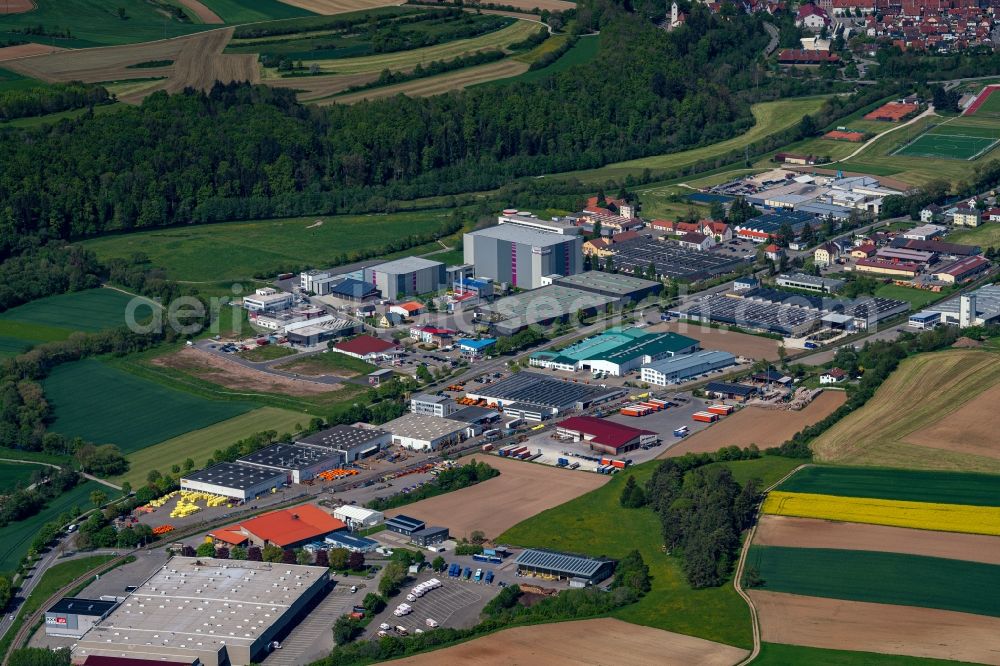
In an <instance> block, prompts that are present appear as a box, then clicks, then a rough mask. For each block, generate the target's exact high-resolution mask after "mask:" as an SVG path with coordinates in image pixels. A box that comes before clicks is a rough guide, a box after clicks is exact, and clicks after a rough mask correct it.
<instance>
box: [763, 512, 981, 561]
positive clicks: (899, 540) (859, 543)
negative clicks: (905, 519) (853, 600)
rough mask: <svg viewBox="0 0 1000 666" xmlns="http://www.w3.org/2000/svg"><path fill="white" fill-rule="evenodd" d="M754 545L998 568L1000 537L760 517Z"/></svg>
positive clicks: (808, 519) (786, 517) (788, 517)
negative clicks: (937, 559)
mask: <svg viewBox="0 0 1000 666" xmlns="http://www.w3.org/2000/svg"><path fill="white" fill-rule="evenodd" d="M753 542H754V543H755V544H757V545H761V546H789V547H793V548H835V549H847V550H874V551H880V552H885V553H908V554H910V555H925V556H927V557H944V558H948V559H956V560H969V561H972V562H984V563H986V564H998V565H1000V537H994V536H986V535H982V534H958V533H955V532H934V531H931V530H910V529H906V528H903V527H888V526H886V525H863V524H861V523H837V522H832V521H828V520H814V519H811V518H793V517H790V516H761V518H760V522H759V523H758V524H757V530H756V532H754V539H753Z"/></svg>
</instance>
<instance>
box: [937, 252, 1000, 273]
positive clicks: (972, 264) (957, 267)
mask: <svg viewBox="0 0 1000 666" xmlns="http://www.w3.org/2000/svg"><path fill="white" fill-rule="evenodd" d="M989 263H990V260H989V259H986V258H985V257H981V256H979V255H973V256H971V257H965V258H964V259H959V260H958V261H956V262H954V263H952V264H948V265H947V266H945V267H944V268H942V269H940V270H937V271H935V273H937V274H941V273H944V274H946V275H951V276H952V277H955V278H960V277H962V276H963V275H967V274H968V273H972V272H974V271H977V270H979V269H980V268H982V267H983V266H988V265H989Z"/></svg>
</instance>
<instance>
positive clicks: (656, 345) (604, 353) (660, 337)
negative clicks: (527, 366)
mask: <svg viewBox="0 0 1000 666" xmlns="http://www.w3.org/2000/svg"><path fill="white" fill-rule="evenodd" d="M699 348H700V347H699V346H698V341H697V340H695V339H694V338H689V337H687V336H684V335H679V334H677V333H647V332H646V331H644V330H643V329H641V328H610V329H608V330H607V331H604V332H603V333H600V334H598V335H594V336H591V337H589V338H586V339H585V340H581V341H579V342H577V343H575V344H573V345H570V346H569V347H567V348H566V349H563V350H561V351H558V352H548V351H542V352H535V353H534V354H532V355H531V359H530V363H531V365H533V366H535V367H539V368H551V369H555V370H567V371H571V372H574V371H577V370H592V371H594V372H606V373H608V374H609V375H612V376H615V377H617V376H621V375H625V374H628V373H629V372H631V371H632V370H636V369H638V368H639V367H641V366H643V365H647V364H649V363H652V362H654V361H659V360H660V359H664V358H670V357H672V356H678V355H680V354H690V353H692V352H695V351H698V349H699Z"/></svg>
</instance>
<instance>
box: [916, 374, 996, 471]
mask: <svg viewBox="0 0 1000 666" xmlns="http://www.w3.org/2000/svg"><path fill="white" fill-rule="evenodd" d="M998 404H1000V384H995V385H993V386H991V387H990V388H988V389H986V390H985V391H983V392H982V393H980V394H979V395H977V396H976V397H975V398H973V399H972V400H970V401H968V402H967V403H965V404H964V405H962V406H961V407H959V408H958V409H957V410H955V411H954V412H952V413H951V414H948V415H947V416H945V417H944V418H942V419H940V420H938V421H936V422H935V423H934V424H933V425H930V426H928V427H926V428H921V429H920V430H917V431H916V432H912V433H910V434H909V435H907V436H906V438H905V441H906V442H908V443H910V444H915V445H916V446H923V447H928V448H936V447H938V446H940V445H941V442H946V443H947V444H948V447H949V449H950V450H952V451H955V452H956V453H967V454H970V455H974V456H985V457H987V458H997V459H1000V442H997V441H996V436H997V432H998V430H1000V414H998V413H997V410H996V406H997V405H998Z"/></svg>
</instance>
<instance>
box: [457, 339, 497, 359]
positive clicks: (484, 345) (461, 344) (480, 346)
mask: <svg viewBox="0 0 1000 666" xmlns="http://www.w3.org/2000/svg"><path fill="white" fill-rule="evenodd" d="M496 344H497V339H496V338H482V339H481V340H472V339H470V338H461V339H459V341H458V350H459V351H460V352H461V353H462V354H463V355H464V356H469V357H472V358H479V357H481V356H485V355H486V354H489V352H490V350H491V349H493V347H495V346H496Z"/></svg>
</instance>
